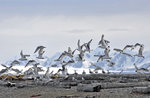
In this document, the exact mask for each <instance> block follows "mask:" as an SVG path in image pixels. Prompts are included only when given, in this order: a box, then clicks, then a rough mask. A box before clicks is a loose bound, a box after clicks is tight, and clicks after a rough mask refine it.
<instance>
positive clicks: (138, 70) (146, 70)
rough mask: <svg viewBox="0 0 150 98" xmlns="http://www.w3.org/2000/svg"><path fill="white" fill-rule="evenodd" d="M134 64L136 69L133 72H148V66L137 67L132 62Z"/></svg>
mask: <svg viewBox="0 0 150 98" xmlns="http://www.w3.org/2000/svg"><path fill="white" fill-rule="evenodd" d="M134 66H135V69H136V70H135V72H137V73H139V74H144V73H145V72H149V70H148V68H149V66H148V67H147V68H138V67H137V66H136V64H135V63H134Z"/></svg>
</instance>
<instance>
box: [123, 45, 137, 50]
mask: <svg viewBox="0 0 150 98" xmlns="http://www.w3.org/2000/svg"><path fill="white" fill-rule="evenodd" d="M127 48H131V50H133V49H134V48H135V45H126V46H125V47H124V48H123V50H126V49H127Z"/></svg>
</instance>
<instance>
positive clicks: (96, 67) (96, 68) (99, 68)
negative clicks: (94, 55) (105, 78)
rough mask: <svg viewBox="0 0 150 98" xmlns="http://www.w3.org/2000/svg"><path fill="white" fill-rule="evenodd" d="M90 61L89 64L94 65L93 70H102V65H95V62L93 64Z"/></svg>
mask: <svg viewBox="0 0 150 98" xmlns="http://www.w3.org/2000/svg"><path fill="white" fill-rule="evenodd" d="M90 63H91V65H92V66H94V67H95V70H94V72H97V71H98V70H102V71H104V69H103V68H102V67H100V66H97V65H96V64H94V63H92V62H90Z"/></svg>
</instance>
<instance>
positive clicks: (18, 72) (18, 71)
mask: <svg viewBox="0 0 150 98" xmlns="http://www.w3.org/2000/svg"><path fill="white" fill-rule="evenodd" d="M11 70H12V71H15V72H16V73H17V74H20V73H22V71H23V70H19V69H14V68H12V69H11Z"/></svg>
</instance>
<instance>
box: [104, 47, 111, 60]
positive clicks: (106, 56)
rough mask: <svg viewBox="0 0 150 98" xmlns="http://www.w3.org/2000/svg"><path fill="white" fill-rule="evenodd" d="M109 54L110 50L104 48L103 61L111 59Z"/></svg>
mask: <svg viewBox="0 0 150 98" xmlns="http://www.w3.org/2000/svg"><path fill="white" fill-rule="evenodd" d="M109 52H110V49H108V48H105V51H104V53H105V56H104V58H105V59H111V57H109Z"/></svg>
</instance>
